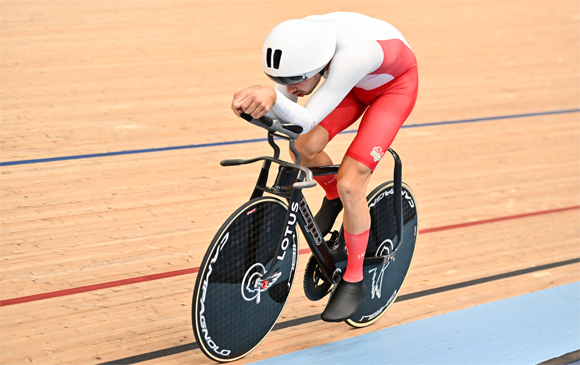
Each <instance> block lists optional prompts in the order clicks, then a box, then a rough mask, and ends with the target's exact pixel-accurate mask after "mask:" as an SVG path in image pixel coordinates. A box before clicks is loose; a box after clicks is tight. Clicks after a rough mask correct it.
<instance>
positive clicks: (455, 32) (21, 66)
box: [0, 0, 580, 364]
mask: <svg viewBox="0 0 580 365" xmlns="http://www.w3.org/2000/svg"><path fill="white" fill-rule="evenodd" d="M331 11H357V12H361V13H365V14H368V15H371V16H374V17H377V18H381V19H384V20H386V21H388V22H390V23H392V24H393V25H395V26H396V27H398V28H399V29H400V30H401V31H402V32H403V34H404V35H405V37H406V38H407V40H408V42H409V43H410V44H411V46H412V47H413V50H414V51H415V53H416V54H417V57H418V62H419V72H420V93H419V100H418V103H417V106H416V108H415V111H414V112H413V114H412V115H411V117H410V118H409V120H408V121H407V122H406V125H420V124H424V123H431V122H439V121H455V120H467V119H477V118H487V117H496V116H509V115H519V114H526V113H538V112H549V111H562V110H573V109H578V108H579V107H580V86H579V85H580V3H579V2H578V1H574V0H569V1H539V0H538V1H529V2H522V1H497V2H494V1H409V2H402V1H357V2H353V1H332V2H331V1H276V2H271V1H263V2H258V1H161V0H147V1H129V0H125V1H98V2H97V1H68V0H67V1H48V0H47V1H40V0H37V1H8V0H3V1H1V2H0V16H1V23H0V31H1V33H0V42H1V45H2V47H1V48H0V52H1V60H0V65H1V73H0V81H1V83H0V94H1V100H0V109H1V130H0V137H1V143H2V151H1V152H2V153H1V159H0V160H1V161H2V162H8V161H21V160H35V159H44V158H51V157H62V156H74V155H85V154H99V153H106V152H115V151H128V150H141V149H154V148H162V147H170V146H184V145H193V144H205V143H218V142H226V141H235V140H246V139H253V138H264V137H265V133H264V132H263V131H262V130H259V129H258V128H256V127H254V126H251V125H249V124H247V123H245V122H242V121H241V120H239V119H237V118H236V117H235V116H234V115H233V113H232V112H231V111H230V110H229V103H230V101H231V96H232V94H233V93H234V92H235V91H236V90H238V89H240V88H242V87H245V86H249V85H252V84H265V83H267V79H266V78H265V77H264V76H263V74H262V71H261V69H260V67H261V63H260V52H261V47H262V42H263V39H264V37H265V35H266V34H267V33H268V31H269V30H270V29H271V28H272V27H273V26H274V25H276V24H277V23H279V22H281V21H283V20H285V19H287V18H293V17H303V16H306V15H309V14H320V13H326V12H331ZM352 128H353V129H354V128H356V125H355V126H353V127H352ZM352 138H353V134H342V135H339V136H338V137H336V139H335V140H334V141H333V142H332V143H331V144H330V145H329V147H328V151H329V154H330V155H331V156H332V157H333V159H334V160H335V161H336V162H340V159H341V157H342V155H343V153H344V152H345V150H346V148H347V147H348V145H349V143H350V141H351V140H352ZM393 147H394V149H395V150H396V151H397V152H398V153H399V154H400V156H401V157H402V160H403V166H404V169H403V172H404V180H405V181H406V182H407V183H408V184H409V185H410V186H411V187H412V188H413V190H414V192H415V194H416V196H417V199H418V207H419V212H420V229H421V230H424V233H422V234H421V235H420V237H419V243H418V247H417V251H416V255H415V258H414V261H413V266H412V268H411V272H410V274H409V276H408V278H407V281H406V285H405V287H404V288H403V291H402V292H401V296H403V297H404V296H405V295H410V294H412V293H420V292H423V291H425V290H429V289H437V288H442V287H446V286H448V285H452V284H460V283H465V282H469V281H472V280H477V279H481V278H486V277H491V276H494V275H501V274H504V273H509V272H514V271H518V270H523V269H528V268H533V267H539V266H542V265H547V264H551V263H557V262H561V261H566V260H571V259H576V258H578V257H579V256H580V250H579V237H580V225H579V222H580V220H579V219H580V214H579V212H580V210H579V209H578V207H579V205H580V188H579V187H580V124H579V113H577V112H568V113H562V114H549V115H541V116H529V117H518V118H515V117H513V118H505V119H496V120H486V121H480V122H471V123H467V122H466V123H460V124H452V125H436V126H424V127H417V128H406V129H402V130H401V131H400V132H399V135H398V137H397V139H396V140H395V142H394V144H393ZM269 153H270V152H269V147H268V146H267V144H266V143H263V142H262V143H250V144H240V145H219V146H215V147H205V148H190V149H180V150H172V151H164V152H150V153H141V154H127V155H122V156H109V157H98V158H86V159H78V160H61V161H55V162H45V163H26V164H21V165H14V166H2V167H1V168H0V172H1V175H0V176H1V199H2V200H1V215H0V218H1V223H2V229H1V251H0V255H1V261H0V265H1V266H0V274H1V281H0V299H1V300H7V299H13V298H21V297H26V296H30V295H35V294H42V293H49V292H55V291H62V290H66V289H71V288H78V287H83V286H88V285H95V284H101V283H108V282H112V281H115V280H125V279H130V278H135V277H141V276H145V275H152V274H158V273H165V272H170V271H175V270H181V269H190V268H194V267H198V266H199V264H200V263H201V260H202V258H203V254H204V252H205V249H206V248H207V245H208V243H209V241H210V240H211V238H212V237H213V235H214V234H215V232H216V231H217V229H218V228H219V226H220V225H221V223H222V222H223V221H224V220H225V218H227V216H228V215H229V214H230V213H231V212H233V211H234V210H235V209H236V208H237V207H238V206H239V205H241V204H242V203H243V202H245V201H246V200H247V199H248V197H249V194H250V192H251V189H252V187H253V184H254V183H255V180H256V176H257V172H258V166H256V165H250V166H244V167H230V168H222V167H220V166H219V161H220V160H222V159H225V158H235V157H240V158H242V157H243V158H249V157H253V156H257V155H263V154H269ZM286 156H287V154H286ZM391 169H392V166H391V164H390V162H389V163H385V162H383V164H381V165H379V167H378V169H377V171H376V173H375V174H374V176H373V180H372V181H371V188H372V187H375V186H377V185H379V184H380V183H381V182H383V181H386V180H390V176H391ZM305 194H306V196H307V197H308V198H309V202H310V203H311V206H312V208H313V209H316V208H317V207H318V205H319V204H320V201H321V199H322V193H321V190H320V188H315V189H310V190H308V191H306V192H305ZM562 208H570V209H565V210H562ZM542 212H544V213H542ZM550 212H551V213H550ZM529 213H541V214H535V215H526V214H529ZM496 218H501V219H499V220H498V221H494V222H489V223H486V220H493V219H496ZM470 222H472V223H474V224H473V225H467V226H459V227H454V228H453V227H448V226H452V225H461V224H464V223H470ZM478 222H479V223H478ZM446 227H447V228H446ZM438 228H442V229H438ZM301 245H302V246H301V248H306V245H305V241H304V240H303V239H302V240H301ZM307 258H308V256H307V255H301V256H300V258H299V272H298V276H297V280H296V281H295V286H294V288H293V290H292V293H291V297H290V300H289V302H288V304H287V306H286V308H285V310H284V312H283V314H282V318H281V319H280V321H279V323H280V322H282V323H283V322H285V321H294V322H289V323H293V324H295V325H292V326H288V327H286V328H282V329H278V330H275V331H273V332H272V333H270V335H269V336H268V337H267V338H266V340H265V341H264V342H263V343H262V344H261V345H260V346H259V347H258V348H257V349H256V350H255V351H254V352H253V353H251V354H250V355H249V356H248V357H246V358H245V359H242V360H241V361H239V363H247V362H250V361H254V360H258V359H264V358H268V357H272V356H276V355H279V354H283V353H287V352H291V351H296V350H298V349H302V348H306V347H310V346H315V345H319V344H324V343H328V342H331V341H336V340H339V339H343V338H347V337H352V336H356V335H359V334H361V333H366V332H368V331H376V330H377V329H380V328H385V327H389V326H393V325H397V324H400V323H406V322H410V321H414V320H417V319H420V318H425V317H430V316H433V315H437V314H441V313H446V312H450V311H456V310H460V309H463V308H467V307H472V306H475V305H478V304H482V303H486V302H490V301H494V300H499V299H502V298H508V297H512V296H516V295H521V294H525V293H529V292H533V291H537V290H541V289H544V288H548V287H552V286H556V285H561V284H566V283H570V282H575V281H578V280H579V279H580V275H579V274H580V265H579V264H578V262H576V263H572V264H567V265H560V266H556V267H552V268H550V269H545V270H537V271H533V272H529V273H527V274H521V275H512V276H506V277H504V278H501V279H496V280H490V281H487V282H483V283H481V284H476V285H469V286H463V287H459V288H456V289H450V290H442V291H439V292H436V293H434V294H425V295H421V296H418V297H415V298H412V297H409V296H408V297H407V298H409V299H407V300H399V302H397V303H395V304H394V305H393V306H392V308H391V309H390V310H389V312H387V314H386V315H385V316H384V317H383V318H382V319H380V320H379V321H378V322H377V323H376V324H375V325H373V326H371V327H369V328H366V329H358V330H355V329H352V328H350V327H348V326H346V325H344V324H329V323H324V322H322V321H320V320H316V321H306V320H304V318H308V317H310V316H314V315H317V314H319V313H320V312H321V311H322V309H323V307H324V305H325V303H326V301H325V300H323V301H320V302H310V301H308V300H307V299H306V298H305V296H304V294H303V291H302V287H301V285H302V283H301V274H302V273H303V271H304V266H305V264H306V261H307ZM195 278H196V275H195V274H187V275H179V276H174V277H170V278H165V279H159V280H153V281H146V282H141V283H135V284H131V285H123V286H112V287H110V288H106V289H100V290H91V291H86V292H83V293H79V294H75V295H65V296H60V297H55V298H51V299H44V300H34V301H28V302H24V303H20V304H14V305H4V306H3V307H2V308H1V313H0V321H1V322H0V326H1V328H0V344H1V345H0V346H1V348H0V350H1V351H0V361H1V363H2V364H28V363H35V364H57V363H66V364H99V363H104V362H108V361H114V360H119V359H125V358H128V357H131V356H138V355H143V354H152V353H154V352H155V351H160V350H165V349H172V348H176V347H177V346H180V345H188V344H192V343H194V342H195V339H194V337H193V334H192V330H191V323H190V310H191V307H190V305H191V296H192V290H193V285H194V282H195ZM301 319H302V320H301ZM300 323H301V324H300ZM149 358H150V360H148V361H145V362H143V363H145V364H181V363H184V364H185V363H187V364H191V363H211V361H209V360H208V359H207V358H205V356H204V355H203V354H202V353H201V352H200V350H199V349H196V348H195V345H191V349H190V350H187V351H175V353H174V354H172V355H169V356H153V355H151V356H150V357H149ZM142 359H144V358H142Z"/></svg>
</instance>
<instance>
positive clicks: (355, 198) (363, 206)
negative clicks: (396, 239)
mask: <svg viewBox="0 0 580 365" xmlns="http://www.w3.org/2000/svg"><path fill="white" fill-rule="evenodd" d="M370 180H371V169H369V168H368V167H367V166H365V165H363V164H362V163H360V162H358V161H357V160H355V159H353V158H351V157H349V156H344V159H343V160H342V164H341V165H340V169H339V171H338V193H339V195H340V199H341V200H342V204H343V205H344V217H343V219H342V221H343V226H344V230H345V231H347V232H349V233H351V234H359V233H363V232H364V231H366V230H368V229H369V228H370V226H371V217H370V215H369V208H368V205H367V200H366V191H367V186H368V184H369V181H370Z"/></svg>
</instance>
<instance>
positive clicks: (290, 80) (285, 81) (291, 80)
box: [266, 74, 308, 86]
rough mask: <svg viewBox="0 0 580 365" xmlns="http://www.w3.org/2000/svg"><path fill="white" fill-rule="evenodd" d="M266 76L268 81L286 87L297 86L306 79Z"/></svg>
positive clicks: (300, 77) (302, 77)
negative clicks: (270, 80)
mask: <svg viewBox="0 0 580 365" xmlns="http://www.w3.org/2000/svg"><path fill="white" fill-rule="evenodd" d="M266 76H268V77H269V78H270V79H272V80H273V81H274V82H275V83H277V84H280V85H286V86H288V85H294V84H298V83H301V82H302V81H304V80H307V79H308V78H307V77H306V76H305V75H302V76H289V77H283V76H271V75H268V74H266Z"/></svg>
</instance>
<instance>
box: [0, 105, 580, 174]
mask: <svg viewBox="0 0 580 365" xmlns="http://www.w3.org/2000/svg"><path fill="white" fill-rule="evenodd" d="M578 112H580V109H566V110H554V111H546V112H537V113H525V114H511V115H500V116H495V117H486V118H474V119H461V120H453V121H444V122H433V123H422V124H411V125H403V126H402V127H401V129H406V128H423V127H433V126H440V125H451V124H463V123H476V122H487V121H492V120H501V119H516V118H529V117H538V116H544V115H556V114H569V113H578ZM342 133H344V134H346V133H356V130H349V131H344V132H342ZM267 140H268V139H267V138H256V139H245V140H240V141H226V142H216V143H202V144H191V145H186V146H173V147H162V148H149V149H142V150H130V151H118V152H105V153H93V154H88V155H76V156H61V157H51V158H40V159H35V160H20V161H7V162H0V167H1V166H15V165H29V164H36V163H45V162H55V161H66V160H80V159H85V158H97V157H110V156H122V155H133V154H138V153H151V152H163V151H174V150H184V149H193V148H206V147H218V146H227V145H236V144H246V143H256V142H265V141H267Z"/></svg>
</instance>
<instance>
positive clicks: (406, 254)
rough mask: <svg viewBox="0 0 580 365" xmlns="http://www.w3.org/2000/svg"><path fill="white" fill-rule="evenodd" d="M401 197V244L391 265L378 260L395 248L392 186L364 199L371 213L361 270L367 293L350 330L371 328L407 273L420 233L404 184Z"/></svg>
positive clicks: (411, 197)
mask: <svg viewBox="0 0 580 365" xmlns="http://www.w3.org/2000/svg"><path fill="white" fill-rule="evenodd" d="M402 194H403V244H402V246H401V247H400V248H399V249H398V250H397V253H396V255H395V261H392V262H389V261H388V260H387V259H386V258H383V259H381V258H380V257H381V256H383V255H387V254H389V253H390V250H391V249H392V245H393V244H397V242H396V241H395V236H396V232H397V229H396V221H395V217H394V215H393V201H394V199H393V197H394V188H393V182H387V183H384V184H382V185H380V186H379V187H377V188H376V189H375V190H373V191H372V192H371V193H370V194H369V195H368V196H367V202H368V204H369V211H370V213H371V229H370V234H369V243H368V246H367V250H366V253H365V262H364V266H363V275H364V283H365V286H366V288H367V293H366V295H365V298H364V299H363V301H362V303H361V305H360V306H359V308H358V310H357V312H356V313H355V314H354V315H353V316H352V317H351V318H349V319H347V320H346V323H347V324H349V325H351V326H353V327H357V328H358V327H366V326H370V325H371V324H373V323H375V322H376V321H377V320H378V319H379V318H381V316H382V315H383V314H385V312H386V311H387V310H388V309H389V307H390V306H391V305H392V304H393V303H394V302H395V299H396V298H397V296H398V295H399V292H400V289H401V287H402V286H403V283H404V281H405V278H406V277H407V273H408V272H409V267H410V266H411V261H412V259H413V253H414V252H415V244H416V243H417V235H418V233H419V230H418V220H419V217H418V214H417V205H416V200H415V195H414V194H413V191H412V190H411V188H409V186H407V184H405V183H403V191H402ZM397 239H398V238H397ZM393 241H395V242H393Z"/></svg>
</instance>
